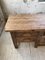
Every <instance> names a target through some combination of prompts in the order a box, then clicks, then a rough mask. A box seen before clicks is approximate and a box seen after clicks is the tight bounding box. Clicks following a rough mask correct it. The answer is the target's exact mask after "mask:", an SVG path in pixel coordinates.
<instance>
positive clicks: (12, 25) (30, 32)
mask: <svg viewBox="0 0 45 60" xmlns="http://www.w3.org/2000/svg"><path fill="white" fill-rule="evenodd" d="M5 31H7V32H10V33H11V36H12V39H13V43H14V46H15V47H16V48H17V47H18V45H17V41H18V39H19V38H20V39H21V40H24V39H27V40H28V39H29V40H32V39H33V41H34V42H35V47H37V46H38V45H39V44H40V43H39V41H40V40H39V38H40V37H42V35H43V31H45V14H33V15H30V14H19V15H16V16H11V15H10V16H9V18H8V20H7V23H6V26H5ZM14 35H15V36H14ZM20 39H19V40H20Z"/></svg>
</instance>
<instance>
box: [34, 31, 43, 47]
mask: <svg viewBox="0 0 45 60" xmlns="http://www.w3.org/2000/svg"><path fill="white" fill-rule="evenodd" d="M42 35H43V32H37V35H36V39H35V48H37V47H38V45H39V44H40V38H41V37H42Z"/></svg>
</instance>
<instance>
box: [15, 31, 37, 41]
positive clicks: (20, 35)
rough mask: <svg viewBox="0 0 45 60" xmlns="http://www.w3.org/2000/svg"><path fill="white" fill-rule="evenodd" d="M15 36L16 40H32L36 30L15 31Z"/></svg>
mask: <svg viewBox="0 0 45 60" xmlns="http://www.w3.org/2000/svg"><path fill="white" fill-rule="evenodd" d="M16 38H17V40H18V41H34V39H35V38H36V32H35V31H30V32H17V33H16Z"/></svg>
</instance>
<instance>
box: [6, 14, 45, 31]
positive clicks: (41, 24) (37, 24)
mask: <svg viewBox="0 0 45 60" xmlns="http://www.w3.org/2000/svg"><path fill="white" fill-rule="evenodd" d="M43 29H45V14H37V15H36V14H35V15H30V14H27V15H16V16H9V18H8V21H7V24H6V26H5V31H26V30H28V31H29V30H43Z"/></svg>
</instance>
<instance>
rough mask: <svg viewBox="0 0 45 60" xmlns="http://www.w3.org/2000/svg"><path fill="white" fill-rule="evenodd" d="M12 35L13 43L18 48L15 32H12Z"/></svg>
mask: <svg viewBox="0 0 45 60" xmlns="http://www.w3.org/2000/svg"><path fill="white" fill-rule="evenodd" d="M10 33H11V37H12V41H13V44H14V46H15V48H18V44H17V39H16V33H15V32H10Z"/></svg>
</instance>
